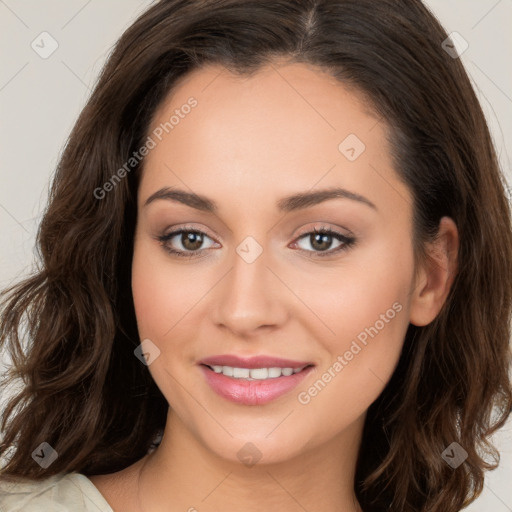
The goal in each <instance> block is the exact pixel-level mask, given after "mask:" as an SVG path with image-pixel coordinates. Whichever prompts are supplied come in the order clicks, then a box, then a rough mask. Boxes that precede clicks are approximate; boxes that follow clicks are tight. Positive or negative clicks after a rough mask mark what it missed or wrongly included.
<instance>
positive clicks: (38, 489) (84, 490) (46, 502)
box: [0, 473, 113, 512]
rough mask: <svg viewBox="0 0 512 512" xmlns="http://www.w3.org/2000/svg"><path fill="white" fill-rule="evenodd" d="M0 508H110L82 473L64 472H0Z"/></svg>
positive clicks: (94, 511)
mask: <svg viewBox="0 0 512 512" xmlns="http://www.w3.org/2000/svg"><path fill="white" fill-rule="evenodd" d="M0 510H1V511H2V512H46V511H48V510H52V511H55V512H57V511H58V512H67V511H69V512H113V510H112V508H111V507H110V505H109V504H108V502H107V501H106V500H105V498H104V497H103V496H102V495H101V493H100V492H99V490H98V489H97V488H96V487H95V486H94V484H93V483H92V482H91V480H89V479H88V478H87V477H86V476H85V475H82V474H81V473H67V474H59V475H54V476H51V477H48V478H45V479H43V480H30V479H25V478H23V479H22V478H18V479H12V480H11V479H9V480H7V479H3V478H1V475H0Z"/></svg>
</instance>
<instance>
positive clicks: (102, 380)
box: [0, 0, 512, 512]
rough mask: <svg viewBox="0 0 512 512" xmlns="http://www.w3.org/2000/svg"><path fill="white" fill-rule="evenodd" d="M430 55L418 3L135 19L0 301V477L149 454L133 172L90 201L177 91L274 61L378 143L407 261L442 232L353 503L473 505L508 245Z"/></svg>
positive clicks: (436, 41) (191, 3)
mask: <svg viewBox="0 0 512 512" xmlns="http://www.w3.org/2000/svg"><path fill="white" fill-rule="evenodd" d="M447 37H448V35H447V33H446V32H445V31H444V29H443V28H442V27H441V26H440V24H439V23H438V21H437V20H436V18H435V17H434V16H433V15H432V14H431V13H430V11H429V10H428V9H427V8H426V7H425V6H424V5H423V4H422V3H421V1H420V0H379V1H378V2H376V1H373V0H301V1H296V0H162V1H160V2H158V3H156V4H154V5H152V6H151V7H150V8H149V9H148V10H147V11H146V12H145V13H143V14H142V15H141V16H140V17H139V19H137V20H136V21H135V23H134V24H133V25H131V26H130V27H129V28H128V29H127V30H126V32H125V33H124V34H123V35H122V37H121V38H120V39H119V41H118V42H117V44H116V46H115V48H114V51H113V53H112V54H111V56H110V58H109V59H108V62H107V63H106V65H105V67H104V68H103V70H102V72H101V75H100V77H99V79H98V82H97V84H96V86H95V89H94V91H93V93H92V95H91V97H90V99H89V101H88V103H87V105H86V106H85V108H84V109H83V111H82V113H81V115H80V117H79V119H78V121H77V123H76V125H75V127H74V129H73V131H72V133H71V135H70V137H69V140H68V141H67V144H66V147H65V151H64V152H63V155H62V158H61V160H60V162H59V164H58V168H57V170H56V174H55V176H54V179H53V184H52V188H51V196H50V200H49V204H48V207H47V209H46V211H45V214H44V217H43V220H42V222H41V225H40V228H39V231H38V235H37V246H38V251H39V254H40V261H41V263H40V265H39V266H38V268H37V269H36V270H34V272H33V273H32V275H31V276H30V277H29V278H27V279H26V280H24V281H22V282H20V283H18V284H16V285H14V286H11V287H9V288H8V289H7V290H5V291H4V299H3V301H2V309H1V320H0V348H5V349H7V351H8V353H9V354H10V356H11V358H12V361H13V364H12V367H11V368H10V370H9V372H8V373H7V375H6V377H5V378H4V381H5V382H14V379H16V378H20V379H22V381H23V383H24V386H23V387H22V389H21V390H19V391H18V392H17V393H16V394H15V395H14V396H13V397H12V399H11V400H10V401H9V402H8V404H7V406H6V409H5V411H4V414H3V420H2V430H3V434H2V445H1V446H0V455H1V456H5V457H6V459H8V460H7V463H6V465H5V467H4V468H3V470H2V472H1V475H2V477H3V478H7V477H8V476H23V477H28V478H32V479H41V478H45V477H48V476H51V475H54V474H57V473H61V472H71V471H77V472H81V473H84V474H86V475H94V474H103V473H110V472H115V471H119V470H121V469H123V468H125V467H127V466H128V465H130V464H132V463H134V462H135V461H137V460H139V459H140V458H141V457H143V456H144V455H145V454H146V453H147V451H148V449H149V448H150V444H151V442H152V440H153V438H154V436H155V435H157V433H158V432H159V431H160V430H161V429H163V427H164V425H165V420H166V414H167V408H168V404H167V402H166V400H165V399H164V397H163V395H162V393H161V392H160V390H159V389H158V388H157V387H156V385H155V383H154V381H153V380H152V378H151V376H150V373H149V372H148V370H147V367H146V366H144V365H143V364H141V362H140V361H139V360H138V359H137V358H136V357H135V356H134V354H133V351H134V349H135V348H136V347H137V346H138V345H139V343H140V339H139V336H138V332H137V326H136V321H135V313H134V308H133V300H132V295H131V288H130V269H131V260H132V248H133V233H134V227H135V220H136V201H135V199H136V193H137V187H138V177H139V175H140V168H141V164H140V163H138V164H136V165H133V168H129V169H128V170H127V172H126V173H124V174H123V179H120V180H118V181H116V182H115V184H114V185H112V187H111V188H112V190H109V191H108V193H99V192H98V190H100V189H102V187H103V186H104V184H105V183H106V182H109V181H110V180H111V179H112V177H113V176H114V175H115V174H116V173H118V170H119V168H120V167H122V166H123V164H124V163H125V162H127V161H129V159H130V157H132V156H133V153H134V151H136V150H137V149H138V148H140V147H141V146H142V145H143V143H144V141H145V140H146V137H147V130H148V127H149V123H150V120H151V117H152V115H153V114H154V113H155V111H156V109H157V108H158V106H159V105H160V104H161V102H162V101H163V99H164V98H165V97H166V96H167V95H168V94H169V92H170V91H171V90H172V88H173V86H174V85H175V84H176V83H177V80H178V79H179V78H180V77H183V76H185V74H186V73H188V72H190V71H191V70H193V69H196V68H199V67H200V66H203V65H206V64H209V63H218V64H222V65H224V66H225V67H226V68H228V69H229V70H230V71H232V72H234V73H238V74H240V75H250V74H251V73H255V72H257V71H258V69H260V68H261V66H262V65H264V64H266V63H269V62H271V61H272V59H273V58H274V57H283V56H284V57H286V58H288V59H290V61H294V62H302V63H307V64H312V65H315V66H317V67H318V68H319V69H320V68H321V69H322V70H326V71H328V72H329V73H330V74H331V75H332V76H333V77H336V78H337V79H339V80H340V82H341V83H343V84H345V85H348V86H351V87H354V88H355V89H356V90H357V91H359V92H361V93H362V94H364V95H365V97H366V98H367V103H368V107H369V108H372V109H373V111H374V112H375V113H377V114H378V115H379V116H380V117H381V118H382V120H383V122H384V123H385V124H386V125H387V126H388V127H389V128H390V133H391V136H390V144H391V147H392V151H393V157H394V162H395V167H396V170H397V172H398V173H399V175H400V177H401V179H402V180H403V181H404V182H405V183H406V184H407V185H408V186H409V187H410V189H411V191H412V193H413V197H414V227H415V229H414V242H415V254H417V255H419V256H421V255H423V256H424V253H423V248H424V247H425V242H426V241H427V240H430V239H432V237H433V236H435V233H436V231H437V228H438V225H439V220H440V219H441V217H442V216H449V217H451V218H452V219H454V221H455V223H456V224H457V227H458V230H459V236H460V248H459V257H458V272H457V275H456V277H455V281H454V283H453V285H452V288H451V290H450V294H449V296H448V299H447V301H446V303H445V305H444V307H443V309H442V310H441V312H440V314H439V315H438V317H437V318H436V319H435V320H434V321H433V322H432V323H430V324H429V325H427V326H425V327H415V326H413V325H410V326H409V329H408V331H407V334H406V340H405V344H404V349H403V351H402V354H401V358H400V361H399V363H398V366H397V368H396V371H395V372H394V374H393V376H392V378H391V380H390V382H389V383H388V384H387V386H386V388H385V390H384V391H383V393H382V394H381V396H380V397H379V398H378V399H377V400H376V401H375V402H374V403H373V404H372V405H371V406H370V409H369V411H368V416H367V420H366V423H365V428H364V432H363V441H362V446H361V449H360V453H359V458H358V463H357V472H356V481H355V489H356V493H357V496H358V499H359V501H360V503H361V505H362V507H363V508H364V510H365V511H367V512H370V511H378V510H388V509H391V510H394V511H415V512H417V511H426V510H429V511H439V512H441V511H442V512H451V511H457V510H460V509H461V508H462V507H463V505H464V504H467V503H469V502H470V501H472V500H473V499H475V497H476V496H478V494H479V493H480V492H481V490H482V487H483V475H484V470H485V469H489V468H491V467H494V466H495V465H496V459H497V457H498V453H497V452H496V450H495V449H494V447H493V446H492V445H491V444H490V443H489V436H490V434H492V433H493V432H494V431H495V430H497V429H498V428H500V427H501V426H502V425H503V424H504V422H505V421H506V419H507V417H508V415H509V413H510V411H511V404H512V390H511V383H510V380H509V376H508V370H509V368H510V362H511V356H510V347H509V341H510V334H511V332H510V319H511V316H512V297H511V294H512V266H511V265H512V227H511V212H510V206H509V205H508V203H507V199H506V194H505V191H504V181H503V177H502V175H501V173H500V170H499V167H498V163H497V158H496V154H495V150H494V148H493V144H492V141H491V137H490V134H489V130H488V127H487V125H486V121H485V118H484V115H483V113H482V110H481V107H480V105H479V103H478V100H477V98H476V96H475V93H474V91H473V89H472V87H471V84H470V81H469V79H468V76H467V74H466V72H465V70H464V68H463V66H462V64H461V62H460V60H459V59H457V58H452V56H450V55H449V54H448V53H447V52H445V51H444V50H443V48H442V43H443V41H444V40H445V39H446V38H447ZM125 170H126V168H125ZM118 176H119V173H118ZM103 190H104V189H103ZM22 329H23V333H22V332H21V331H22ZM42 442H47V443H49V444H50V445H51V446H52V447H53V448H54V449H55V450H56V451H57V453H58V457H57V459H56V460H55V461H54V462H53V463H52V464H51V465H50V466H49V467H48V468H47V469H42V468H41V467H40V466H39V465H38V464H36V463H35V462H34V460H33V459H32V457H31V454H32V452H33V451H34V449H35V448H36V447H37V446H38V445H40V444H41V443H42ZM453 442H457V443H458V444H459V445H460V446H461V447H463V449H464V450H465V451H466V452H467V459H466V460H465V461H464V463H463V464H462V465H461V466H460V467H459V468H457V469H453V468H452V467H450V466H449V465H448V464H447V463H446V462H445V461H444V460H443V458H442V457H441V453H442V452H443V450H445V448H447V447H448V446H449V445H450V444H451V443H453ZM7 456H8V457H7Z"/></svg>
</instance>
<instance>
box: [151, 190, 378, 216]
mask: <svg viewBox="0 0 512 512" xmlns="http://www.w3.org/2000/svg"><path fill="white" fill-rule="evenodd" d="M158 199H163V200H167V201H175V202H179V203H182V204H184V205H187V206H190V207H191V208H194V209H196V210H200V211H204V212H210V213H216V212H218V210H219V207H218V205H217V204H216V203H215V201H213V200H211V199H209V198H207V197H205V196H202V195H199V194H195V193H193V192H187V191H185V190H180V189H177V188H171V187H164V188H161V189H160V190H157V191H156V192H155V193H154V194H151V195H150V196H149V197H148V198H147V199H146V202H145V203H144V206H147V205H149V204H151V203H152V202H154V201H156V200H158ZM330 199H350V200H352V201H357V202H360V203H362V204H365V205H367V206H369V207H370V208H373V209H374V210H377V207H376V206H375V204H373V203H372V202H371V201H370V200H369V199H367V198H366V197H364V196H361V195H360V194H356V193H355V192H350V191H349V190H346V189H344V188H339V187H336V188H328V189H323V190H317V191H315V192H300V193H297V194H293V195H290V196H286V197H283V198H282V199H280V200H279V201H277V208H278V210H280V211H281V212H292V211H295V210H302V209H304V208H309V207H311V206H314V205H316V204H319V203H323V202H324V201H328V200H330Z"/></svg>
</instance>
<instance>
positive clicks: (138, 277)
mask: <svg viewBox="0 0 512 512" xmlns="http://www.w3.org/2000/svg"><path fill="white" fill-rule="evenodd" d="M151 242H152V241H146V240H139V241H136V242H135V245H134V253H133V262H132V294H133V302H134V307H135V314H136V317H137V325H138V328H139V334H140V337H141V339H142V338H146V337H147V338H150V339H152V338H155V340H157V339H159V338H161V337H162V336H163V335H164V334H165V333H166V332H167V331H168V330H169V329H170V328H171V327H172V321H173V318H174V317H175V314H174V313H173V312H175V311H179V310H180V309H181V307H182V306H180V300H179V299H180V297H179V294H177V293H176V290H178V289H180V283H179V282H176V281H175V279H176V275H174V280H173V279H170V276H169V277H166V272H167V273H168V272H169V265H165V255H160V254H158V253H159V252H163V251H162V249H161V248H160V247H159V246H158V244H155V243H151ZM182 289H183V288H182ZM181 297H183V295H181Z"/></svg>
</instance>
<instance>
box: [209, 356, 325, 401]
mask: <svg viewBox="0 0 512 512" xmlns="http://www.w3.org/2000/svg"><path fill="white" fill-rule="evenodd" d="M221 363H224V364H221ZM228 363H230V364H228ZM314 366H315V365H314V364H313V363H309V362H299V361H290V360H285V359H278V358H270V357H264V356H259V357H253V358H250V359H243V358H239V357H236V356H218V357H213V358H209V359H205V360H203V361H201V362H200V363H199V367H200V369H201V371H202V373H203V375H204V377H205V379H206V381H207V383H208V384H209V386H210V388H211V389H212V390H213V391H214V392H215V393H217V394H218V395H220V396H221V397H223V398H225V399H226V400H229V401H231V402H234V403H237V404H241V405H264V404H266V403H269V402H271V401H273V400H275V399H277V398H279V397H280V396H283V395H285V394H287V393H289V392H290V391H292V390H293V389H294V388H295V387H296V386H298V384H299V383H300V382H301V381H302V380H303V379H304V378H305V377H306V376H307V375H308V374H309V373H310V372H311V371H312V370H313V368H314Z"/></svg>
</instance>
